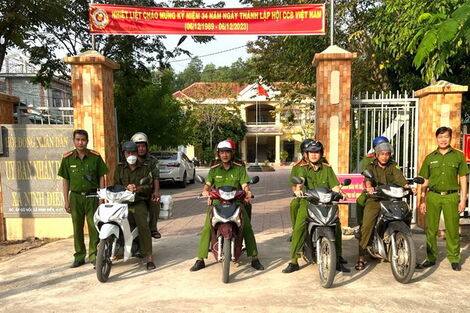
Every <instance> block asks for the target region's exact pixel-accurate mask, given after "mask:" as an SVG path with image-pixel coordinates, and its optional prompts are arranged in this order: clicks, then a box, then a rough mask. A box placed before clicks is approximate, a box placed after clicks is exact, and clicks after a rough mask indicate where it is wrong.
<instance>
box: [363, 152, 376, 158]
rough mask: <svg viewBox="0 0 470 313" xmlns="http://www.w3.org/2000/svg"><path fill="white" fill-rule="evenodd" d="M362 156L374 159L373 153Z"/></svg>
mask: <svg viewBox="0 0 470 313" xmlns="http://www.w3.org/2000/svg"><path fill="white" fill-rule="evenodd" d="M364 157H366V158H374V159H375V154H373V153H367V154H366V155H365V156H364Z"/></svg>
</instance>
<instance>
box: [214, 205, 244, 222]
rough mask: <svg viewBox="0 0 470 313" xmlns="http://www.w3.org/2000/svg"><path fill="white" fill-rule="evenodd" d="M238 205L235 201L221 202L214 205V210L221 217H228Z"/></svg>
mask: <svg viewBox="0 0 470 313" xmlns="http://www.w3.org/2000/svg"><path fill="white" fill-rule="evenodd" d="M237 208H238V205H237V204H235V203H221V204H216V205H215V210H216V212H217V214H219V215H220V216H221V217H223V218H229V217H231V216H233V214H235V211H236V210H237Z"/></svg>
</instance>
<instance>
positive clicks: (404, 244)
mask: <svg viewBox="0 0 470 313" xmlns="http://www.w3.org/2000/svg"><path fill="white" fill-rule="evenodd" d="M362 175H363V176H365V177H367V178H368V179H370V180H371V181H372V186H373V187H375V192H374V193H373V194H368V196H369V197H372V198H374V199H376V200H378V201H380V214H379V216H378V218H377V221H376V223H375V227H374V232H373V234H372V236H373V239H372V243H371V245H370V246H368V247H367V250H368V252H369V254H370V255H371V256H372V257H375V258H380V259H384V260H386V261H389V262H390V265H391V268H392V273H393V276H394V277H395V279H396V280H397V281H398V282H400V283H403V284H406V283H408V282H409V281H410V279H411V277H412V276H413V273H414V270H415V265H416V250H415V246H414V243H413V239H412V236H411V228H410V225H411V220H412V217H413V214H412V212H411V210H410V207H409V206H408V203H406V202H405V201H404V200H403V199H404V198H406V197H408V196H410V195H411V194H412V193H411V191H410V190H409V189H405V188H403V187H401V186H397V185H393V184H387V185H378V186H377V183H376V182H375V179H374V176H373V175H372V173H371V172H369V171H367V170H366V171H364V172H363V173H362ZM408 182H409V183H413V182H414V183H417V184H423V183H424V179H423V178H421V177H416V178H413V179H412V180H409V181H408Z"/></svg>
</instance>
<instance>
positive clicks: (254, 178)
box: [250, 176, 259, 185]
mask: <svg viewBox="0 0 470 313" xmlns="http://www.w3.org/2000/svg"><path fill="white" fill-rule="evenodd" d="M258 182H259V176H254V177H252V178H251V180H250V185H253V184H257V183H258Z"/></svg>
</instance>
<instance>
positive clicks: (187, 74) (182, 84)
mask: <svg viewBox="0 0 470 313" xmlns="http://www.w3.org/2000/svg"><path fill="white" fill-rule="evenodd" d="M202 68H203V64H202V61H201V59H199V58H198V57H194V58H192V59H191V61H190V62H189V64H188V66H187V67H186V68H185V69H184V71H183V72H181V73H179V74H178V75H177V77H176V90H182V89H184V88H186V87H188V86H190V85H191V84H193V83H195V82H199V81H201V72H202Z"/></svg>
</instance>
